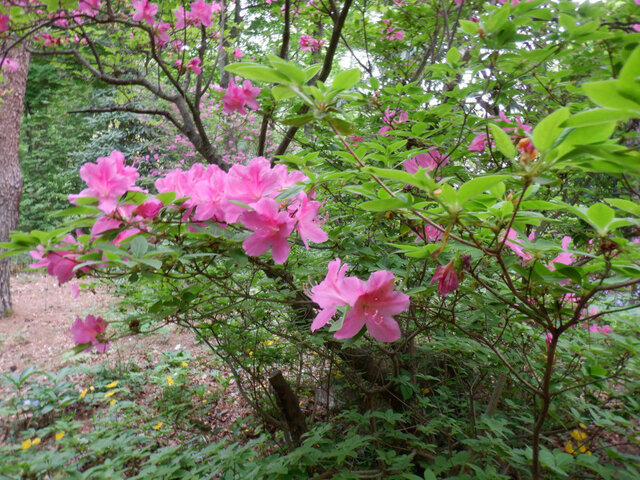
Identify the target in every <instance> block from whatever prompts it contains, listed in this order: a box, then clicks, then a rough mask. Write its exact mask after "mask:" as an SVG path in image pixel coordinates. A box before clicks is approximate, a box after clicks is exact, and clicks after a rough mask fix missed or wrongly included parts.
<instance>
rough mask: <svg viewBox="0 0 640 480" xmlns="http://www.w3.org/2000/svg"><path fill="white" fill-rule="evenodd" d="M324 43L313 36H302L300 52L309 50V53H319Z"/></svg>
mask: <svg viewBox="0 0 640 480" xmlns="http://www.w3.org/2000/svg"><path fill="white" fill-rule="evenodd" d="M322 44H323V41H322V40H318V39H317V38H313V37H312V36H311V35H302V36H301V37H300V50H307V51H309V52H317V51H319V50H320V47H321V46H322Z"/></svg>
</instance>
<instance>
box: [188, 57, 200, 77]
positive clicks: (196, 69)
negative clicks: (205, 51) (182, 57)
mask: <svg viewBox="0 0 640 480" xmlns="http://www.w3.org/2000/svg"><path fill="white" fill-rule="evenodd" d="M187 68H189V69H191V70H193V73H195V74H196V75H200V74H201V73H202V61H201V60H200V59H199V58H198V57H196V58H192V59H191V60H189V64H188V65H187Z"/></svg>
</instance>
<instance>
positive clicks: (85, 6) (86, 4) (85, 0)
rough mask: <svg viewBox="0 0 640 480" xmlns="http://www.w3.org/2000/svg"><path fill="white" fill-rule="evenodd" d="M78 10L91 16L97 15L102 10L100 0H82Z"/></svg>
mask: <svg viewBox="0 0 640 480" xmlns="http://www.w3.org/2000/svg"><path fill="white" fill-rule="evenodd" d="M78 10H79V11H80V12H82V13H84V14H85V15H87V16H89V17H95V16H96V15H97V14H98V11H99V10H100V0H80V2H79V3H78Z"/></svg>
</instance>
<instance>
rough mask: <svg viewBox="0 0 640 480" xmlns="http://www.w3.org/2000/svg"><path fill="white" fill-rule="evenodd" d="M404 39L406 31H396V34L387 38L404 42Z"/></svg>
mask: <svg viewBox="0 0 640 480" xmlns="http://www.w3.org/2000/svg"><path fill="white" fill-rule="evenodd" d="M403 39H404V30H396V32H395V33H393V34H392V35H389V36H388V37H387V40H403Z"/></svg>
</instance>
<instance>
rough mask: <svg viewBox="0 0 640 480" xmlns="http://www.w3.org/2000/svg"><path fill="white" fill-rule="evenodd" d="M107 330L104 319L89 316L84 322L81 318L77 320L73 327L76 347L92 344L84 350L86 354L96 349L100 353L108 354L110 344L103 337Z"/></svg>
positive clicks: (72, 331) (72, 332)
mask: <svg viewBox="0 0 640 480" xmlns="http://www.w3.org/2000/svg"><path fill="white" fill-rule="evenodd" d="M106 329H107V322H105V321H104V320H103V319H102V318H100V317H97V318H96V317H94V316H93V315H87V318H86V319H85V320H84V321H82V319H81V318H80V317H77V318H76V321H75V323H74V324H73V325H72V326H71V334H72V335H73V341H74V342H75V344H76V345H82V344H84V343H90V344H91V346H90V347H87V348H86V349H85V350H84V351H85V352H87V351H91V350H92V349H94V348H95V349H96V351H98V352H99V353H106V352H107V351H108V350H109V342H108V341H106V340H105V339H104V338H103V337H102V334H103V333H104V331H105V330H106Z"/></svg>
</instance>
